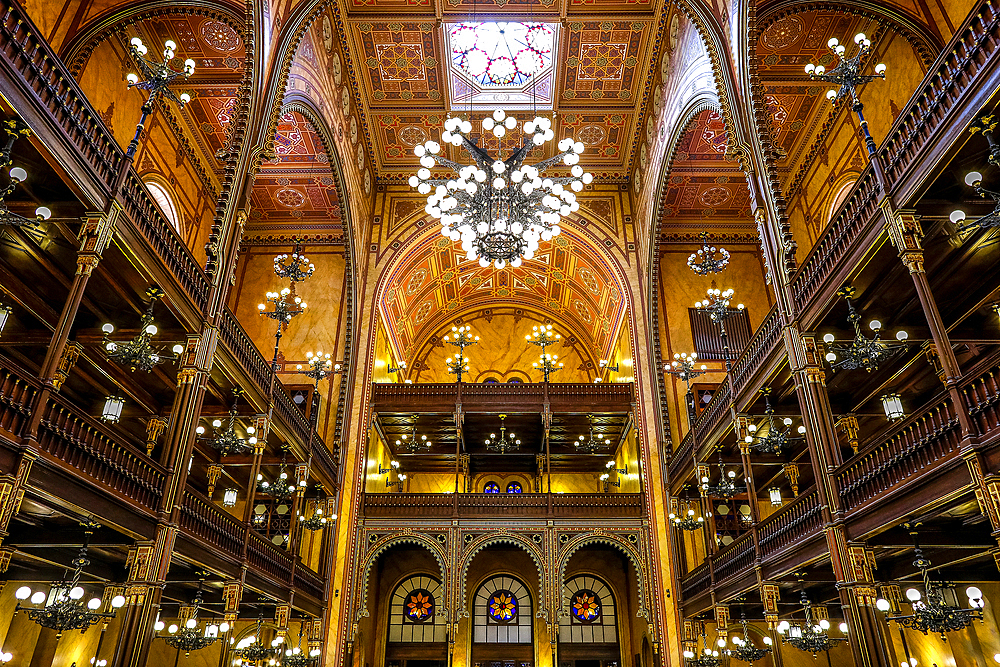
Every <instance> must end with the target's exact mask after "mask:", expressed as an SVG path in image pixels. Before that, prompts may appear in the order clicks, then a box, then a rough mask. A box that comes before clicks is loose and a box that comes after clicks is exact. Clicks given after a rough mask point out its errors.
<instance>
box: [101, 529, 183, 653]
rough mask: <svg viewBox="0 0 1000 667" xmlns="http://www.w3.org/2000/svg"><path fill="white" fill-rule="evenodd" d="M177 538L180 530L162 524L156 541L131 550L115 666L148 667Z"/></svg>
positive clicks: (139, 544) (127, 561) (157, 532)
mask: <svg viewBox="0 0 1000 667" xmlns="http://www.w3.org/2000/svg"><path fill="white" fill-rule="evenodd" d="M176 538H177V528H176V527H174V526H168V525H164V524H160V525H158V526H157V528H156V539H155V540H153V541H152V542H139V543H137V544H136V545H135V546H133V547H132V548H131V549H129V552H128V559H127V560H126V563H125V564H126V566H127V567H128V569H129V575H128V581H127V582H126V584H125V601H126V602H125V606H124V607H122V609H121V610H120V611H119V614H121V615H122V622H121V629H120V631H119V633H118V644H117V645H116V646H115V654H114V657H113V658H112V660H111V667H145V666H146V665H147V664H148V661H149V649H150V647H151V646H152V644H153V635H154V634H155V630H154V628H153V624H154V623H156V617H157V615H158V614H159V612H160V598H161V596H162V594H163V586H164V584H166V581H167V572H168V571H169V570H170V559H171V558H172V557H173V553H174V541H175V540H176Z"/></svg>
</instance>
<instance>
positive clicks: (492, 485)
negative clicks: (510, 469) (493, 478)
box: [483, 482, 500, 493]
mask: <svg viewBox="0 0 1000 667" xmlns="http://www.w3.org/2000/svg"><path fill="white" fill-rule="evenodd" d="M483 493H500V485H499V484H497V483H496V482H486V486H484V487H483Z"/></svg>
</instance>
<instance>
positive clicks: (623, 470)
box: [604, 461, 628, 475]
mask: <svg viewBox="0 0 1000 667" xmlns="http://www.w3.org/2000/svg"><path fill="white" fill-rule="evenodd" d="M604 467H605V468H606V469H607V470H608V471H613V472H617V473H620V474H622V475H627V474H628V464H627V463H626V464H625V467H624V468H616V467H615V462H614V461H608V462H607V463H605V464H604Z"/></svg>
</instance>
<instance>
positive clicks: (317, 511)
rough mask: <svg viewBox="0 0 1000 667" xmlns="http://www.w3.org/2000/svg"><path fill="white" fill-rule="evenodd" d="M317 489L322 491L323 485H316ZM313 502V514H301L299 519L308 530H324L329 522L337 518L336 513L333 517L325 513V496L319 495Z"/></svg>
mask: <svg viewBox="0 0 1000 667" xmlns="http://www.w3.org/2000/svg"><path fill="white" fill-rule="evenodd" d="M316 489H317V491H322V487H321V486H320V485H318V484H317V485H316ZM311 503H312V506H313V511H312V514H310V515H309V516H303V515H302V514H299V520H300V521H301V523H302V527H303V528H305V529H306V530H308V531H312V532H315V531H317V530H323V529H324V528H326V524H327V523H329V522H330V521H331V520H333V519H336V518H337V515H336V514H334V515H333V516H332V517H329V518H328V517H327V516H326V515H325V514H323V505H324V504H325V503H326V499H325V498H323V497H318V498H316V499H314V500H313V501H311Z"/></svg>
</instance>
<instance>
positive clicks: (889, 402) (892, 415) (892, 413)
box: [882, 393, 906, 421]
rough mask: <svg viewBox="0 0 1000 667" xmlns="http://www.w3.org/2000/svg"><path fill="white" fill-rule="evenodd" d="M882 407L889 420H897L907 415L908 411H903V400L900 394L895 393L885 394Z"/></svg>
mask: <svg viewBox="0 0 1000 667" xmlns="http://www.w3.org/2000/svg"><path fill="white" fill-rule="evenodd" d="M882 409H883V410H885V416H886V418H887V419H888V420H889V421H896V420H897V419H902V418H903V417H905V416H906V413H905V412H903V401H902V400H901V399H900V397H899V394H895V393H894V394H886V395H885V396H883V397H882Z"/></svg>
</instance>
